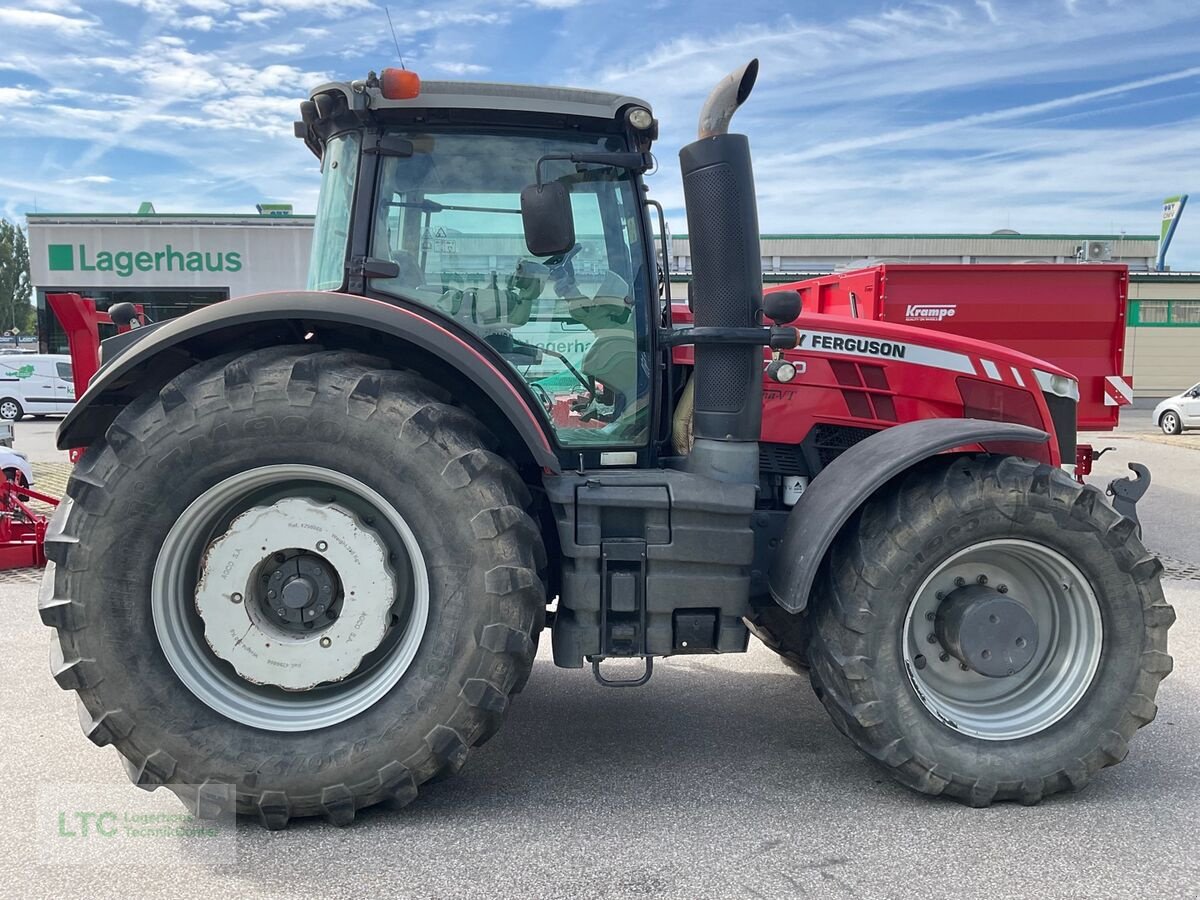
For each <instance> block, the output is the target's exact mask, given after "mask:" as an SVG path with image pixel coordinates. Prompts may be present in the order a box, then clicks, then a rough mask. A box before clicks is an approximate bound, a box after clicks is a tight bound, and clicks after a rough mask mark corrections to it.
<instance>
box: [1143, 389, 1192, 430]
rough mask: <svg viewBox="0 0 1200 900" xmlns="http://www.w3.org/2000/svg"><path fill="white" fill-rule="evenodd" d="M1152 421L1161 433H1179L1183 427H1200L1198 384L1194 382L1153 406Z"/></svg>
mask: <svg viewBox="0 0 1200 900" xmlns="http://www.w3.org/2000/svg"><path fill="white" fill-rule="evenodd" d="M1154 421H1155V423H1156V424H1157V425H1158V427H1159V428H1161V429H1162V430H1163V434H1179V433H1180V432H1181V431H1183V429H1185V428H1200V384H1194V385H1192V386H1191V387H1190V388H1188V389H1187V390H1186V391H1184V392H1183V393H1181V394H1176V395H1175V396H1174V397H1168V398H1167V399H1166V400H1164V401H1163V402H1162V403H1160V404H1158V406H1156V407H1154Z"/></svg>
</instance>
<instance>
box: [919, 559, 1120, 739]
mask: <svg viewBox="0 0 1200 900" xmlns="http://www.w3.org/2000/svg"><path fill="white" fill-rule="evenodd" d="M964 585H967V586H973V585H991V586H992V587H994V588H995V593H996V594H998V595H1000V596H1003V597H1004V598H1006V601H1013V600H1015V601H1016V603H1017V604H1019V606H1020V607H1022V608H1023V610H1024V612H1023V613H1021V614H1022V615H1025V613H1028V616H1030V617H1032V620H1033V622H1034V623H1036V628H1037V631H1036V634H1037V642H1036V644H1037V646H1036V650H1035V651H1034V652H1033V653H1032V656H1031V658H1030V659H1028V661H1027V663H1026V664H1024V667H1023V668H1019V670H1018V671H1015V672H1014V674H1011V675H1007V676H1001V677H988V676H987V675H984V674H980V673H979V672H978V671H975V670H973V669H971V668H970V667H968V666H967V665H966V663H965V662H963V661H961V660H960V659H959V658H956V656H955V655H953V654H952V652H951V651H950V649H949V648H947V647H946V646H944V645H943V639H944V634H942V633H941V632H940V630H939V629H940V625H941V622H942V620H941V619H939V618H938V616H939V613H940V612H944V610H945V604H946V600H947V598H950V597H951V595H952V594H953V592H955V591H956V590H961V589H962V588H963V586H964ZM935 622H936V623H938V625H937V627H935ZM931 637H934V638H936V639H937V640H933V641H931V640H930V638H931ZM1102 644H1103V624H1102V621H1101V615H1100V605H1099V603H1098V601H1097V599H1096V593H1095V590H1094V589H1093V588H1092V586H1091V584H1090V583H1089V582H1088V580H1087V578H1085V577H1084V575H1083V573H1082V572H1080V570H1079V569H1078V567H1076V566H1075V565H1074V564H1073V563H1071V562H1070V561H1068V560H1067V559H1066V557H1064V556H1063V555H1062V554H1060V553H1058V552H1057V551H1056V550H1053V549H1051V548H1049V547H1047V546H1045V545H1043V544H1037V543H1034V542H1032V541H1023V540H1009V539H1005V540H994V541H984V542H981V543H979V544H975V545H972V546H970V547H967V548H965V549H963V550H960V551H958V552H957V553H955V554H954V555H952V556H951V557H949V558H948V559H946V560H945V561H944V562H942V563H941V564H940V565H938V566H937V568H936V569H935V570H934V571H933V572H932V573H931V574H930V575H929V576H928V577H927V578H926V579H925V581H924V582H923V583H922V584H921V586H920V588H918V590H917V592H916V594H915V597H914V599H913V601H912V602H911V603H910V604H909V608H908V612H907V615H906V616H905V620H904V639H903V651H904V664H905V669H906V671H907V673H908V678H909V681H910V683H911V684H912V687H913V690H914V692H915V693H916V695H917V698H918V699H919V700H920V701H921V703H922V704H923V705H924V706H925V708H926V709H927V710H929V712H930V713H932V714H933V715H934V716H935V717H936V718H937V719H938V720H940V721H941V722H942V723H943V724H945V725H946V726H948V727H950V728H952V729H954V730H955V731H959V732H962V733H963V734H967V735H970V736H972V737H976V738H981V739H984V740H994V741H1000V740H1012V739H1015V738H1021V737H1027V736H1029V735H1032V734H1036V733H1038V732H1039V731H1043V730H1045V729H1046V728H1049V727H1050V726H1051V725H1053V724H1054V723H1055V722H1057V721H1059V720H1060V719H1062V717H1063V716H1065V715H1067V713H1069V712H1070V711H1071V710H1072V709H1074V708H1075V706H1076V705H1077V704H1078V703H1079V701H1080V700H1081V699H1082V698H1083V696H1084V694H1085V693H1086V692H1087V689H1088V687H1089V686H1090V685H1091V683H1092V680H1093V678H1094V677H1095V674H1096V669H1097V667H1098V666H1099V663H1100V651H1101V647H1102ZM1022 646H1024V645H1022ZM956 650H957V648H956ZM958 652H961V651H958Z"/></svg>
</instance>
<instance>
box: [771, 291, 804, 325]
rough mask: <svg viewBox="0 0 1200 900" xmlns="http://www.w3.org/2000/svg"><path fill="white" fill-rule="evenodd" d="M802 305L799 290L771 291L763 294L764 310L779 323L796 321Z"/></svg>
mask: <svg viewBox="0 0 1200 900" xmlns="http://www.w3.org/2000/svg"><path fill="white" fill-rule="evenodd" d="M801 305H802V304H801V300H800V293H799V292H798V291H771V293H769V294H765V295H764V296H763V312H764V313H766V314H767V318H769V319H770V320H771V321H772V322H774V323H775V324H777V325H786V324H787V323H788V322H795V321H796V318H797V316H799V315H800V308H801Z"/></svg>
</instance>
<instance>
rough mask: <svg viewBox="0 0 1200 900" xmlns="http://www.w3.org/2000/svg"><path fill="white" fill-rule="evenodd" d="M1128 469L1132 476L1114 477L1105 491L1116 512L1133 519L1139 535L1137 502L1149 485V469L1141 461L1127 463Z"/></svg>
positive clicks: (1139, 525) (1140, 527)
mask: <svg viewBox="0 0 1200 900" xmlns="http://www.w3.org/2000/svg"><path fill="white" fill-rule="evenodd" d="M1129 469H1130V471H1132V472H1133V477H1132V478H1130V477H1129V476H1126V477H1124V478H1114V479H1113V480H1112V481H1110V482H1109V483H1108V490H1107V491H1106V492H1105V493H1107V494H1108V496H1110V497H1112V505H1113V508H1114V509H1116V511H1117V512H1119V513H1120V514H1121V515H1123V516H1125V517H1126V518H1129V519H1133V524H1134V525H1136V526H1137V532H1138V536H1139V537H1140V536H1141V534H1142V523H1141V522H1140V521H1139V520H1138V515H1137V502H1138V501H1139V500H1141V499H1142V495H1143V494H1145V493H1146V491H1147V490H1148V489H1149V487H1150V470H1149V469H1147V468H1146V467H1145V466H1143V465H1142V464H1141V463H1135V462H1131V463H1130V464H1129Z"/></svg>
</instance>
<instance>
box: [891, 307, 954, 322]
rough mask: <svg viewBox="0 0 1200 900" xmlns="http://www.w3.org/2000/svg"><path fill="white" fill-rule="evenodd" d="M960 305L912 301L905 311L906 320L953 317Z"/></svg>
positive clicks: (937, 320)
mask: <svg viewBox="0 0 1200 900" xmlns="http://www.w3.org/2000/svg"><path fill="white" fill-rule="evenodd" d="M957 311H958V307H957V306H956V305H955V304H953V303H946V304H942V305H938V306H935V305H933V304H926V303H910V304H909V306H908V309H907V310H905V313H904V321H906V322H940V321H942V319H949V318H951V317H953V315H954V313H955V312H957Z"/></svg>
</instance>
